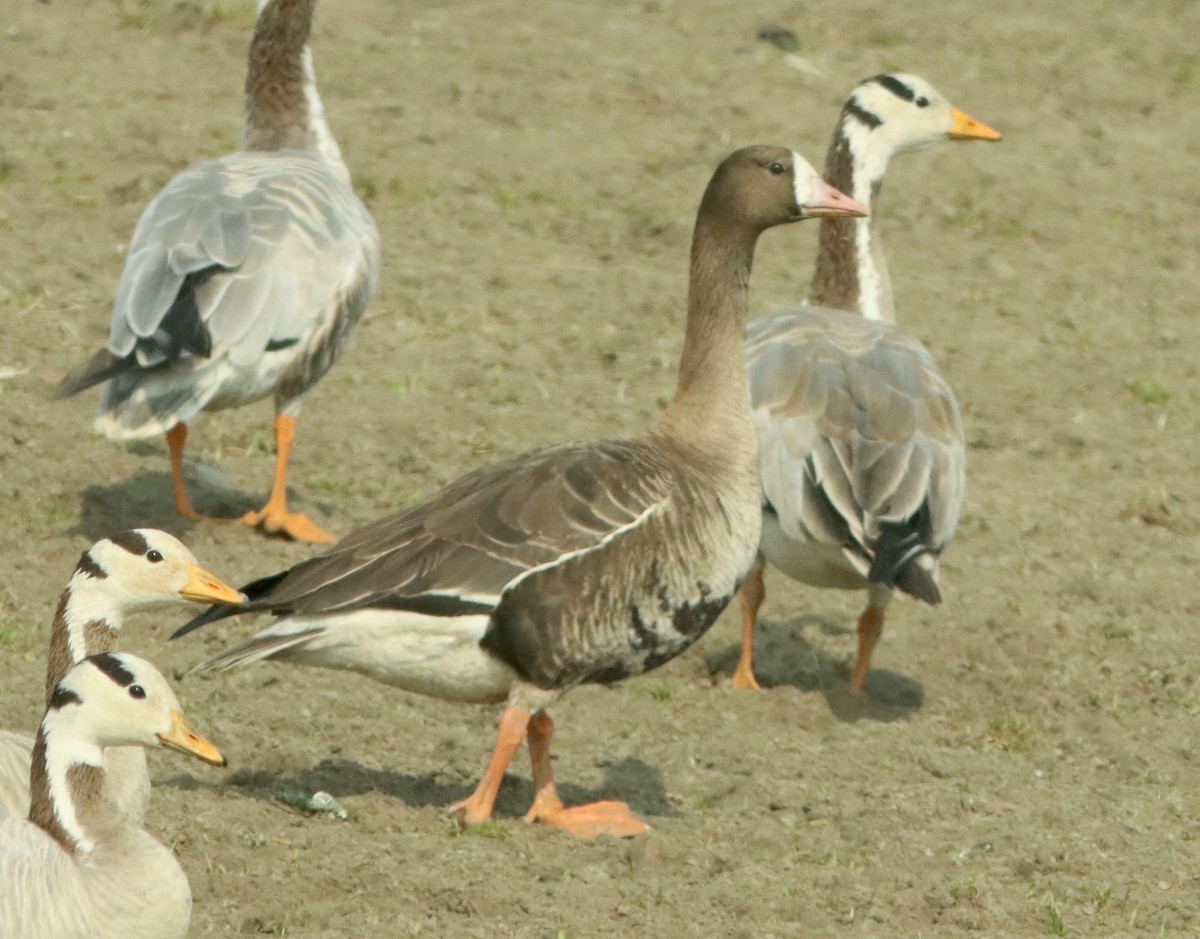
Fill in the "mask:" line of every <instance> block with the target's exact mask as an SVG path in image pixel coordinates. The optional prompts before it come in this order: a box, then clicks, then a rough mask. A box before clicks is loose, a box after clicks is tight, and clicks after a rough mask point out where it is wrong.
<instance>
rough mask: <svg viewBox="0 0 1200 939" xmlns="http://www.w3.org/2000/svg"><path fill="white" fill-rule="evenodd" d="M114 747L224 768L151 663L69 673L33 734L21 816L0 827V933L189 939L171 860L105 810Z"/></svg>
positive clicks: (110, 662)
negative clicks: (176, 754) (168, 752)
mask: <svg viewBox="0 0 1200 939" xmlns="http://www.w3.org/2000/svg"><path fill="white" fill-rule="evenodd" d="M118 746H119V747H130V746H136V747H138V748H139V749H141V748H144V747H167V748H170V749H172V750H179V751H180V752H182V753H187V754H190V755H192V756H194V757H196V758H198V759H201V760H203V761H205V762H206V763H212V764H214V765H216V766H224V765H225V758H224V757H222V756H221V753H220V751H219V750H217V748H216V747H214V746H213V745H212V744H211V743H209V741H208V740H206V739H205V738H204V737H202V736H200V735H199V734H198V733H197V732H196V731H195V730H193V729H192V726H191V724H190V723H189V722H188V720H187V718H185V717H184V716H183V713H182V710H181V709H180V707H179V702H178V700H176V698H175V694H174V692H172V691H171V688H170V686H169V685H168V684H167V681H166V679H165V678H163V676H162V675H161V674H160V673H159V672H158V670H157V669H155V668H154V666H153V665H151V664H150V663H149V662H146V661H144V660H142V659H139V658H136V657H135V656H132V655H121V654H112V653H106V654H103V655H95V656H91V657H89V658H86V659H84V660H83V661H82V662H80V663H79V664H77V665H75V666H74V667H72V668H71V669H70V671H68V672H67V674H66V675H65V676H64V677H63V679H62V681H60V682H59V683H58V684H57V685H56V686H55V688H54V690H53V692H52V693H51V694H50V700H49V702H48V704H47V706H46V716H45V717H44V718H43V719H42V725H41V728H40V729H39V730H38V736H37V743H36V745H35V747H34V755H33V768H32V772H31V775H30V778H29V779H28V781H27V784H28V786H29V788H30V791H31V793H32V799H31V803H30V808H29V817H28V818H27V819H26V818H7V819H3V820H0V935H2V936H11V937H14V939H15V937H18V936H19V937H21V939H63V937H67V936H72V937H74V936H79V937H83V936H87V937H88V939H106V937H113V939H118V937H119V939H173V937H182V936H185V935H187V929H188V921H189V919H190V918H191V910H192V895H191V890H190V889H189V887H188V882H187V877H185V876H184V873H183V870H182V869H181V868H180V867H179V862H178V861H176V860H175V856H174V855H173V854H172V853H171V851H170V849H168V848H167V847H165V846H164V845H161V844H159V843H158V842H157V841H156V840H155V839H154V838H152V837H151V836H150V835H149V834H147V833H146V832H145V831H144V830H142V827H141V825H140V824H139V823H136V822H134V821H132V820H131V819H129V818H128V817H127V816H126V815H125V814H124V813H123V812H121V811H120V810H119V809H118V808H117V806H116V805H115V804H114V803H113V801H112V796H111V793H110V791H109V788H108V780H107V772H106V770H105V760H104V756H105V754H106V752H107V751H106V748H109V747H118Z"/></svg>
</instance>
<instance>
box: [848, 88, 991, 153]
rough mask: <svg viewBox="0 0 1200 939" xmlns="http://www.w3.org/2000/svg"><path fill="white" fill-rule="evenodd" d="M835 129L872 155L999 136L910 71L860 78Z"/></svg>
mask: <svg viewBox="0 0 1200 939" xmlns="http://www.w3.org/2000/svg"><path fill="white" fill-rule="evenodd" d="M838 129H839V132H841V133H843V134H844V135H845V136H846V137H848V138H849V141H850V143H851V146H852V149H854V150H856V151H859V152H861V151H864V150H871V151H875V153H876V154H877V157H876V159H877V160H882V162H883V163H884V164H885V165H886V162H887V160H888V159H889V158H890V157H892V156H894V155H895V154H897V153H906V152H908V151H910V150H922V149H924V148H926V147H932V146H933V145H934V144H938V143H941V142H942V141H945V140H999V139H1000V133H999V131H996V130H993V129H992V128H991V127H988V125H987V124H984V123H981V122H980V121H977V120H975V119H974V118H972V117H969V116H968V115H967V114H965V113H963V112H962V111H960V110H959V109H958V108H956V107H954V106H953V105H952V104H950V102H949V101H947V100H946V98H945V97H944V96H943V95H942V93H941V92H939V91H938V90H937V89H936V88H934V87H933V85H931V84H929V82H927V81H926V80H925V79H923V78H919V77H918V76H916V75H905V74H900V73H898V74H893V75H876V76H874V77H873V78H868V79H867V80H866V81H864V82H861V83H860V84H859V85H858V86H857V87H856V88H855V89H854V91H852V92H851V93H850V97H849V98H848V99H847V100H846V104H845V106H844V107H843V108H842V120H841V122H840V123H839V125H838Z"/></svg>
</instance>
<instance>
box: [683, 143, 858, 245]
mask: <svg viewBox="0 0 1200 939" xmlns="http://www.w3.org/2000/svg"><path fill="white" fill-rule="evenodd" d="M868 211H869V210H868V209H867V207H866V206H865V205H863V204H862V203H860V202H856V201H855V200H854V199H851V198H850V197H849V196H846V195H843V194H842V193H840V192H838V190H836V189H834V188H833V187H832V186H830V185H829V184H828V183H826V182H825V181H824V180H823V179H821V175H820V174H819V173H818V172H817V171H816V170H815V169H814V168H813V166H812V164H811V163H809V162H808V161H807V160H806V159H804V157H802V156H800V154H798V153H795V152H794V151H792V150H786V149H784V148H783V147H767V146H754V147H744V148H743V149H741V150H737V151H735V152H734V153H732V154H730V156H728V157H727V158H726V159H725V161H724V162H723V163H722V164H721V165H720V166H719V167H718V168H717V171H716V173H715V174H714V175H713V178H712V181H711V182H710V183H709V186H708V190H707V191H706V192H705V196H704V200H703V202H702V204H701V214H702V215H704V214H712V215H713V216H717V217H725V218H730V219H731V218H735V217H741V218H743V219H744V220H745V222H746V224H747V225H748V226H749V227H750V228H751V229H753V230H756V231H765V230H766V229H768V228H771V227H772V226H774V225H782V224H785V223H787V222H798V221H800V220H802V219H807V218H843V217H854V216H861V215H866V214H867V213H868Z"/></svg>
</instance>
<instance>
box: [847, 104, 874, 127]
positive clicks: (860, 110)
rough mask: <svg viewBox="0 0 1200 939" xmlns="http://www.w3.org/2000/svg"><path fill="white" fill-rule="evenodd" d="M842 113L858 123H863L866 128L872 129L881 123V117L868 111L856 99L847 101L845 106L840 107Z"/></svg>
mask: <svg viewBox="0 0 1200 939" xmlns="http://www.w3.org/2000/svg"><path fill="white" fill-rule="evenodd" d="M842 113H843V114H844V115H845V116H846V117H852V118H854V119H855V120H856V121H858V122H859V123H861V124H865V125H866V126H867V129H868V130H874V129H875V128H876V127H878V126H879V125H880V124H882V123H883V118H882V117H880V116H879V115H878V114H873V113H872V112H870V111H868V110H867V109H866V108H864V107H863V106H862V105H861V104H859V103H858V102H856V101H847V102H846V106H845V107H844V108H842Z"/></svg>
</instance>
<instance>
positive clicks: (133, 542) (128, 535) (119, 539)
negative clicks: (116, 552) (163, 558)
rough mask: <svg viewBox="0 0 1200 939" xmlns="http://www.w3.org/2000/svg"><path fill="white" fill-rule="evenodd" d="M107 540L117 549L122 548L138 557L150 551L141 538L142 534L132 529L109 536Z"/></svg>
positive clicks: (144, 540)
mask: <svg viewBox="0 0 1200 939" xmlns="http://www.w3.org/2000/svg"><path fill="white" fill-rule="evenodd" d="M108 540H109V541H111V542H112V543H113V544H115V545H117V546H118V547H120V548H124V549H125V550H126V551H128V552H129V553H130V554H136V555H139V556H140V555H143V554H145V553H146V552H147V551H148V550H150V545H149V543H148V542H147V541H146V539H145V538H144V537H143V536H142V533H141V532H140V531H136V530H133V529H130V530H129V531H122V532H117V534H115V535H110V536H109V538H108Z"/></svg>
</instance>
